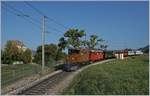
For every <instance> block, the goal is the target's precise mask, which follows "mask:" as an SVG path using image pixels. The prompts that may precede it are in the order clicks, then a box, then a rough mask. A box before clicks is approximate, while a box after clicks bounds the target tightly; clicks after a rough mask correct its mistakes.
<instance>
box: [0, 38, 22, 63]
mask: <svg viewBox="0 0 150 96" xmlns="http://www.w3.org/2000/svg"><path fill="white" fill-rule="evenodd" d="M18 43H20V44H22V42H20V41H17V40H16V41H15V40H8V41H7V43H6V45H5V49H4V52H3V56H2V57H3V63H6V64H12V63H13V62H14V61H20V60H21V59H22V58H21V54H22V52H23V51H22V50H19V49H18V47H17V45H18Z"/></svg>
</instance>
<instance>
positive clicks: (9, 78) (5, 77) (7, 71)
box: [1, 64, 53, 87]
mask: <svg viewBox="0 0 150 96" xmlns="http://www.w3.org/2000/svg"><path fill="white" fill-rule="evenodd" d="M49 69H50V68H49ZM51 71H53V69H51ZM39 72H41V66H40V65H33V64H20V65H15V66H13V65H9V66H3V67H2V68H1V84H2V87H3V86H7V85H9V84H11V83H13V82H16V80H19V79H21V78H23V77H26V76H31V75H33V74H38V73H39Z"/></svg>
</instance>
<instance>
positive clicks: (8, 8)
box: [2, 4, 39, 28]
mask: <svg viewBox="0 0 150 96" xmlns="http://www.w3.org/2000/svg"><path fill="white" fill-rule="evenodd" d="M6 5H7V7H6ZM2 8H4V9H6V10H7V11H8V12H10V13H12V14H14V15H16V16H18V17H20V18H23V19H24V20H25V21H26V20H27V21H28V22H30V23H32V24H33V25H35V26H36V27H38V28H39V25H38V24H36V23H34V22H33V20H32V19H31V17H30V16H28V15H26V14H24V13H22V12H21V11H19V10H16V9H15V8H13V7H12V6H10V5H8V4H5V7H4V6H2ZM12 10H13V11H12ZM18 13H21V14H18ZM21 15H22V16H21ZM23 15H24V16H23ZM25 17H29V18H30V20H29V19H27V18H25Z"/></svg>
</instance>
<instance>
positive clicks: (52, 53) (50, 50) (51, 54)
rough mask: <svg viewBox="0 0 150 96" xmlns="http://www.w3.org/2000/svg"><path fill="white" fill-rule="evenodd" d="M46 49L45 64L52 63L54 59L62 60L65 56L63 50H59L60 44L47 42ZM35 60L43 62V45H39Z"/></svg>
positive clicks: (39, 62)
mask: <svg viewBox="0 0 150 96" xmlns="http://www.w3.org/2000/svg"><path fill="white" fill-rule="evenodd" d="M44 50H45V53H44V54H45V64H51V63H52V62H53V61H54V60H56V55H57V54H58V56H57V60H61V59H62V58H63V56H62V55H63V53H62V52H61V51H58V46H57V45H55V44H47V45H44ZM34 57H35V59H34V62H36V63H38V64H41V63H42V62H41V61H42V46H38V48H37V51H36V54H35V56H34Z"/></svg>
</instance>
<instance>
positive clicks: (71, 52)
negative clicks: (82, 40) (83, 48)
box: [68, 49, 80, 54]
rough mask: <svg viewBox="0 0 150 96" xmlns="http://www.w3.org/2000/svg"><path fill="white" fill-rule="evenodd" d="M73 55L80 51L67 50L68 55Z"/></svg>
mask: <svg viewBox="0 0 150 96" xmlns="http://www.w3.org/2000/svg"><path fill="white" fill-rule="evenodd" d="M74 53H76V54H79V53H80V50H75V49H69V50H68V54H74Z"/></svg>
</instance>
